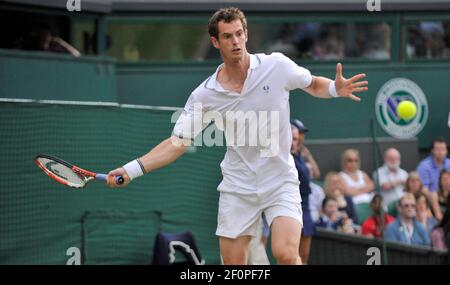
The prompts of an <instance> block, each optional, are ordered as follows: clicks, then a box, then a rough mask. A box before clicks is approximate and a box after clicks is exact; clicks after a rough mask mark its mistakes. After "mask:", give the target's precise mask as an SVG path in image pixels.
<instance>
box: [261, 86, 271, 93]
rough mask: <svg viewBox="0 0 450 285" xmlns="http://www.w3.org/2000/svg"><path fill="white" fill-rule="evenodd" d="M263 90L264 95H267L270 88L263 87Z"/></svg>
mask: <svg viewBox="0 0 450 285" xmlns="http://www.w3.org/2000/svg"><path fill="white" fill-rule="evenodd" d="M263 90H264V93H269V90H270V86H269V85H264V86H263Z"/></svg>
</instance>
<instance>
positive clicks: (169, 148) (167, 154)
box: [107, 136, 189, 187]
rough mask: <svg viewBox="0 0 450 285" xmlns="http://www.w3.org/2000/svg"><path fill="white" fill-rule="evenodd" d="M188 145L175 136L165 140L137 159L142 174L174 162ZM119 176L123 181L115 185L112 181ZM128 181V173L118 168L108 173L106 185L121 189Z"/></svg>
mask: <svg viewBox="0 0 450 285" xmlns="http://www.w3.org/2000/svg"><path fill="white" fill-rule="evenodd" d="M188 145H189V143H186V140H181V139H179V138H178V137H175V136H172V137H170V138H167V139H165V140H164V141H162V142H161V143H160V144H159V145H157V146H156V147H154V148H153V149H152V150H151V151H149V152H148V153H147V154H145V155H144V156H142V157H140V158H139V159H138V161H139V163H140V164H141V165H142V168H143V169H142V172H143V173H147V172H150V171H153V170H155V169H158V168H161V167H164V166H166V165H168V164H170V163H172V162H174V161H175V160H177V158H179V157H180V156H181V155H183V154H184V153H185V152H186V150H187V147H188ZM120 175H121V176H122V177H123V178H124V180H125V181H124V183H123V184H121V185H117V184H116V183H115V181H114V177H115V176H120ZM130 181H131V179H130V176H129V173H127V171H126V170H125V169H124V168H123V167H119V168H117V169H114V170H112V171H110V172H109V173H108V181H107V184H108V186H110V187H123V186H125V185H127V184H128V183H130Z"/></svg>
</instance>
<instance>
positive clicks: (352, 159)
mask: <svg viewBox="0 0 450 285" xmlns="http://www.w3.org/2000/svg"><path fill="white" fill-rule="evenodd" d="M341 164H342V171H341V172H340V173H339V175H340V176H341V177H342V179H343V180H344V194H345V195H347V196H350V197H352V200H353V203H354V204H359V203H370V201H371V200H372V197H373V190H374V189H375V184H374V183H373V181H372V180H371V179H370V178H369V176H368V175H367V173H365V172H364V171H362V170H361V169H360V167H361V160H360V156H359V152H358V150H356V149H347V150H346V151H344V152H343V154H342V157H341Z"/></svg>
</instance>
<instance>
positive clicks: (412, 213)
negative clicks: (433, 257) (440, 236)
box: [386, 193, 430, 245]
mask: <svg viewBox="0 0 450 285" xmlns="http://www.w3.org/2000/svg"><path fill="white" fill-rule="evenodd" d="M398 213H399V216H398V218H397V219H396V220H395V221H393V222H392V223H390V224H389V225H388V227H387V229H386V239H387V240H390V241H396V242H403V243H407V244H414V245H430V239H429V237H428V234H427V230H426V229H425V227H424V226H423V225H422V224H421V223H419V222H418V221H417V220H416V218H415V217H416V198H415V197H414V195H412V194H411V193H405V194H404V195H403V196H402V197H401V198H400V200H398Z"/></svg>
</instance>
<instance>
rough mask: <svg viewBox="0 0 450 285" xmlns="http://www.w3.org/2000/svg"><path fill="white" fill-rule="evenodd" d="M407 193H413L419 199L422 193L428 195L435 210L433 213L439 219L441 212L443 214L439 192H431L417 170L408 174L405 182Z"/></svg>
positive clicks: (432, 208)
mask: <svg viewBox="0 0 450 285" xmlns="http://www.w3.org/2000/svg"><path fill="white" fill-rule="evenodd" d="M404 192H405V193H411V194H413V195H414V197H415V198H416V199H417V198H418V197H419V196H420V195H425V197H427V199H428V202H429V203H430V205H431V210H432V211H433V215H434V216H435V217H436V219H438V220H439V214H441V210H440V209H438V210H437V208H439V203H438V200H437V194H436V193H434V195H433V194H431V193H430V191H428V189H427V188H426V187H425V186H423V184H422V181H421V180H420V177H419V174H418V173H417V172H415V171H411V172H410V173H409V175H408V179H406V184H405V191H404Z"/></svg>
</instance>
